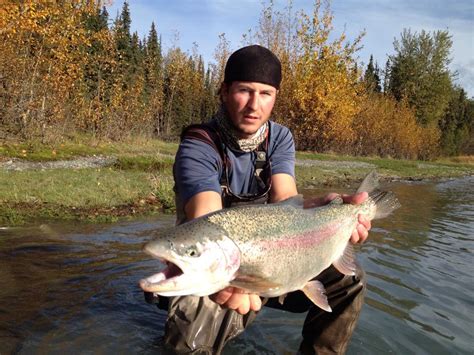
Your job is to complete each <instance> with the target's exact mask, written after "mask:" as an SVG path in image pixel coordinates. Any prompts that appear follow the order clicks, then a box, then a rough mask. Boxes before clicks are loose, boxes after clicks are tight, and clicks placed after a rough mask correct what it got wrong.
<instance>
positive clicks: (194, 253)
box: [186, 246, 199, 258]
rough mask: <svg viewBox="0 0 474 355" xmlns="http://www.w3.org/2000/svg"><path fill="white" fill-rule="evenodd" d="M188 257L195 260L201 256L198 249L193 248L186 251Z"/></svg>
mask: <svg viewBox="0 0 474 355" xmlns="http://www.w3.org/2000/svg"><path fill="white" fill-rule="evenodd" d="M186 255H187V256H190V257H193V258H195V257H198V256H199V252H198V250H197V249H196V247H194V246H192V247H189V248H188V249H186Z"/></svg>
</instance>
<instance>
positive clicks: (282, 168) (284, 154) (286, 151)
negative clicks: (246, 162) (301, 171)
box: [269, 122, 295, 177]
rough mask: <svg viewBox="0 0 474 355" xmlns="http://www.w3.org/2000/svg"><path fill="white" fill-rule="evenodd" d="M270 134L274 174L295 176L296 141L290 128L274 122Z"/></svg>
mask: <svg viewBox="0 0 474 355" xmlns="http://www.w3.org/2000/svg"><path fill="white" fill-rule="evenodd" d="M271 129H272V131H271V136H270V146H269V148H270V149H269V151H270V160H271V163H272V174H282V173H283V174H288V175H291V176H293V177H295V142H294V140H293V135H292V134H291V132H290V130H289V129H288V128H287V127H285V126H282V125H280V124H277V123H274V122H272V128H271Z"/></svg>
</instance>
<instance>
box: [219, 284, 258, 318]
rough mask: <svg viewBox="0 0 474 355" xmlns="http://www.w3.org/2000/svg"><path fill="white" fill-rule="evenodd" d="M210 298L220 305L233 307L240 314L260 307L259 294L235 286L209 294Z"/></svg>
mask: <svg viewBox="0 0 474 355" xmlns="http://www.w3.org/2000/svg"><path fill="white" fill-rule="evenodd" d="M210 299H211V300H213V301H214V302H216V303H218V304H220V305H221V306H222V307H224V308H230V309H233V310H235V311H237V312H238V313H240V314H247V313H248V312H249V311H251V310H252V311H259V310H260V308H262V300H261V299H260V296H258V295H256V294H253V293H245V292H244V291H243V290H241V289H240V288H236V287H227V288H225V289H223V290H221V291H219V292H217V293H215V294H213V295H212V296H210Z"/></svg>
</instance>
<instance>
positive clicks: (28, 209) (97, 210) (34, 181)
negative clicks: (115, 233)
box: [0, 138, 474, 225]
mask: <svg viewBox="0 0 474 355" xmlns="http://www.w3.org/2000/svg"><path fill="white" fill-rule="evenodd" d="M84 141H86V142H87V143H84ZM176 149H177V145H176V144H174V143H165V142H162V141H158V140H145V139H142V140H133V141H127V142H122V143H113V142H110V143H103V142H94V140H91V139H87V140H84V138H82V139H81V140H80V141H79V140H78V141H76V142H75V141H71V142H68V143H63V144H58V145H56V146H44V145H41V144H28V145H27V144H13V143H12V144H4V145H2V146H1V147H0V163H1V162H3V164H5V163H6V162H8V161H11V160H12V159H13V161H15V159H22V160H27V161H31V162H38V161H42V162H44V161H59V160H71V159H74V158H77V157H81V156H92V155H103V156H112V157H114V158H115V160H114V163H113V165H110V166H107V167H102V168H87V169H66V168H64V169H51V170H24V171H15V170H5V169H0V224H1V225H18V224H23V223H28V222H33V221H35V220H38V219H41V220H44V219H72V220H88V221H100V222H103V221H115V220H117V219H119V218H129V217H133V216H136V215H143V214H150V213H160V212H172V211H173V209H174V197H173V192H172V185H173V181H172V176H171V166H172V164H173V158H172V156H173V155H174V153H175V152H176ZM297 158H298V159H299V161H303V162H305V164H304V166H297V177H298V179H297V180H298V187H299V188H308V187H318V186H322V185H325V186H342V185H345V184H350V183H354V182H356V181H360V180H361V179H362V178H363V176H364V175H365V174H367V172H369V171H371V170H373V169H374V168H375V169H376V170H377V171H378V172H379V174H380V175H381V176H382V178H384V179H389V180H393V179H406V180H420V179H439V178H449V177H459V176H464V175H472V174H474V159H473V158H472V157H457V158H453V159H444V160H440V161H436V162H420V161H405V160H394V159H381V158H367V157H365V158H355V157H347V156H336V155H329V154H312V153H298V154H297ZM358 164H359V165H361V166H359V165H358Z"/></svg>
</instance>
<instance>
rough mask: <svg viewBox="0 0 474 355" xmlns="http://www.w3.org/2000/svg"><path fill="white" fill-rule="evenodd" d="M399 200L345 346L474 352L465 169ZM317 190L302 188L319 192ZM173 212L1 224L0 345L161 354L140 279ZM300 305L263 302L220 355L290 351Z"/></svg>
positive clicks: (368, 249)
mask: <svg viewBox="0 0 474 355" xmlns="http://www.w3.org/2000/svg"><path fill="white" fill-rule="evenodd" d="M384 188H388V189H391V190H392V191H394V192H395V193H396V195H397V196H398V198H399V200H400V202H401V203H402V207H401V208H400V209H399V210H397V211H396V212H395V213H394V214H393V215H392V216H390V217H389V218H386V219H384V220H380V221H376V222H375V223H374V226H373V228H372V231H371V233H370V239H369V240H368V241H367V242H366V243H365V244H364V245H363V246H362V247H361V248H360V249H359V250H358V253H357V254H358V256H357V257H358V260H359V261H360V263H361V264H362V265H363V267H364V269H365V270H366V272H367V275H368V293H367V296H366V304H365V306H364V308H363V310H362V314H361V317H360V320H359V323H358V326H357V328H356V330H355V332H354V335H353V337H352V341H351V344H350V346H349V350H348V354H386V353H394V354H447V353H450V354H453V353H454V354H472V353H473V349H474V340H473V338H474V313H473V310H474V279H473V276H472V275H473V274H474V266H473V261H474V258H473V253H474V177H468V178H464V179H459V180H451V181H447V182H441V183H413V184H401V183H399V184H394V183H392V184H390V185H386V186H384ZM316 193H321V191H306V192H305V194H316ZM171 225H173V218H172V217H171V216H164V217H161V218H158V219H154V220H152V221H150V220H141V221H135V222H127V223H118V224H115V225H104V226H98V225H90V224H77V223H75V224H61V225H51V224H48V225H46V224H43V225H40V224H39V225H35V226H29V227H21V228H8V227H3V228H2V229H0V354H1V355H4V354H10V353H12V354H17V353H18V354H32V353H35V354H65V353H81V354H82V353H84V354H92V353H93V354H117V353H118V354H135V353H139V354H163V353H165V352H164V350H163V346H162V343H161V336H162V332H163V324H164V321H165V319H166V314H165V313H163V312H161V311H160V312H159V311H157V310H156V307H154V306H152V305H149V304H147V303H145V302H144V299H143V294H142V292H141V291H140V289H139V287H138V285H137V282H138V280H139V279H140V278H142V277H144V276H149V275H150V274H152V273H154V272H156V265H157V264H156V262H155V261H154V260H150V259H149V257H147V256H146V255H145V254H143V253H142V252H141V250H140V248H141V246H142V244H143V243H144V242H146V241H147V240H149V231H151V230H155V229H158V228H165V227H167V226H171ZM303 321H304V314H291V313H287V312H281V311H277V310H273V309H264V310H263V311H262V312H261V314H260V315H259V317H258V318H257V320H256V321H255V323H254V324H253V325H252V326H251V327H250V328H249V329H248V330H247V331H246V332H245V333H244V334H243V335H241V336H240V337H239V338H237V339H236V340H233V341H232V342H231V343H230V344H229V345H228V346H227V347H226V349H225V351H224V354H226V355H230V354H292V353H295V352H296V349H297V348H298V344H299V342H300V340H301V335H300V332H301V328H302V324H303Z"/></svg>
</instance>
